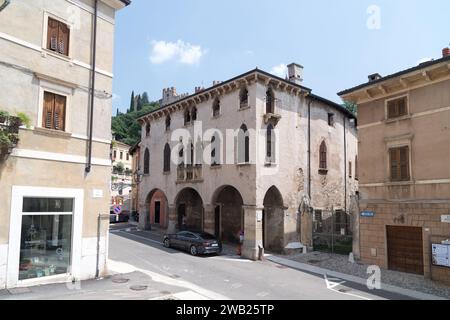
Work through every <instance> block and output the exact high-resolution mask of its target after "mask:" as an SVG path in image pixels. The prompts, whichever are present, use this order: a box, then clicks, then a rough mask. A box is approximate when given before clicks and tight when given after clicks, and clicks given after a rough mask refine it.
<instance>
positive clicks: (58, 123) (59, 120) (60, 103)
mask: <svg viewBox="0 0 450 320" xmlns="http://www.w3.org/2000/svg"><path fill="white" fill-rule="evenodd" d="M53 118H54V119H53V125H54V126H53V129H55V130H61V131H64V130H65V121H64V120H65V118H66V97H64V96H60V95H55V109H54V114H53Z"/></svg>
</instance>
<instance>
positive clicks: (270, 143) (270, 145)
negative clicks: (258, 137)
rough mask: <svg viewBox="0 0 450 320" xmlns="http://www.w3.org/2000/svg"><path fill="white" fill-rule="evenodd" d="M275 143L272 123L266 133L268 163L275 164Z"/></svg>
mask: <svg viewBox="0 0 450 320" xmlns="http://www.w3.org/2000/svg"><path fill="white" fill-rule="evenodd" d="M274 147H275V141H274V136H273V125H272V124H271V123H270V124H269V125H268V126H267V132H266V161H267V162H269V163H272V162H275V157H274V156H275V152H274V149H275V148H274Z"/></svg>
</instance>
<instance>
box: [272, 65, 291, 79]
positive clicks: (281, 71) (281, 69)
mask: <svg viewBox="0 0 450 320" xmlns="http://www.w3.org/2000/svg"><path fill="white" fill-rule="evenodd" d="M270 73H272V74H274V75H276V76H278V77H280V78H284V77H286V75H287V65H285V64H284V63H281V64H279V65H277V66H275V67H273V68H272V69H271V70H270Z"/></svg>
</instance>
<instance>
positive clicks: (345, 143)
mask: <svg viewBox="0 0 450 320" xmlns="http://www.w3.org/2000/svg"><path fill="white" fill-rule="evenodd" d="M346 122H347V117H346V116H345V114H344V212H345V214H347V130H346Z"/></svg>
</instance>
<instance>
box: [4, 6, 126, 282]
mask: <svg viewBox="0 0 450 320" xmlns="http://www.w3.org/2000/svg"><path fill="white" fill-rule="evenodd" d="M129 3H130V1H128V0H120V1H119V0H99V1H94V0H83V1H65V0H51V1H49V0H45V1H26V0H16V1H12V2H11V3H10V4H9V5H8V6H6V8H4V9H3V10H2V11H0V92H2V93H1V94H0V110H3V111H7V112H9V113H10V114H11V115H17V114H19V113H24V114H25V115H26V116H27V117H28V118H29V119H30V123H29V124H28V125H29V126H25V125H23V126H21V127H20V128H19V129H18V135H19V136H18V137H19V142H18V144H17V145H16V146H15V147H14V148H12V150H9V151H8V152H7V153H4V152H2V154H1V156H2V158H1V160H0V185H1V192H0V201H1V203H2V206H1V208H0V289H2V288H5V287H7V288H11V287H16V286H30V285H34V284H42V283H46V282H59V281H72V280H81V279H89V278H94V277H95V276H96V275H102V274H103V273H104V272H105V268H106V259H107V247H108V245H107V243H108V237H107V235H108V219H109V214H108V213H109V201H110V198H109V194H110V189H109V185H110V179H111V178H110V177H111V159H110V145H111V108H112V78H113V75H112V69H113V54H112V53H113V45H114V28H115V25H114V23H115V14H116V11H117V10H120V9H122V8H123V7H125V6H126V5H128V4H129ZM95 4H97V5H95ZM95 22H96V23H95ZM94 26H96V30H97V44H96V47H95V51H96V56H97V58H96V60H95V61H94V60H93V56H94V55H93V52H94V48H93V45H92V43H94V41H93V35H94ZM94 65H95V70H96V72H95V73H94V75H95V88H94V89H95V91H93V92H94V95H93V96H91V95H90V92H92V91H91V90H90V88H91V83H92V79H93V72H92V70H93V69H94V67H93V66H94ZM92 101H93V105H94V107H93V105H92V103H91V102H92ZM91 110H92V116H91ZM89 119H92V120H93V126H92V128H93V130H90V120H89ZM0 122H1V126H2V127H8V126H9V125H10V123H8V121H0ZM91 134H92V135H91ZM90 136H92V139H90ZM2 151H4V150H2ZM99 214H105V215H106V219H107V220H106V221H104V220H101V219H99ZM99 220H100V223H102V224H101V225H100V227H99V228H98V223H99ZM97 245H99V246H100V249H99V250H97Z"/></svg>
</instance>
